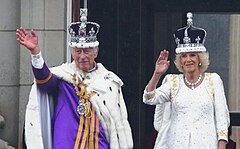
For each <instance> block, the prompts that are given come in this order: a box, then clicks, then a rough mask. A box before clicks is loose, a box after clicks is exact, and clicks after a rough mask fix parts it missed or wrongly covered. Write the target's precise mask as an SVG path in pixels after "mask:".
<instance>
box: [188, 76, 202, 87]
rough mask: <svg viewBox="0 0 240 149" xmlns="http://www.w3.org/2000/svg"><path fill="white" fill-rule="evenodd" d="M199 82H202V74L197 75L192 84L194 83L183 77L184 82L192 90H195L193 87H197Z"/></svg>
mask: <svg viewBox="0 0 240 149" xmlns="http://www.w3.org/2000/svg"><path fill="white" fill-rule="evenodd" d="M201 80H202V74H200V75H199V77H198V79H197V81H196V82H194V83H191V82H189V81H188V80H187V77H186V76H185V82H186V83H187V84H188V85H189V86H191V89H194V88H195V87H194V86H195V85H197V84H198V83H199V82H200V81H201Z"/></svg>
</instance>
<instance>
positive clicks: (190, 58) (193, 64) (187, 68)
mask: <svg viewBox="0 0 240 149" xmlns="http://www.w3.org/2000/svg"><path fill="white" fill-rule="evenodd" d="M180 62H181V64H182V67H183V70H184V72H185V73H193V72H196V71H199V68H198V65H199V63H200V59H199V56H198V54H197V53H196V52H191V53H182V54H181V56H180Z"/></svg>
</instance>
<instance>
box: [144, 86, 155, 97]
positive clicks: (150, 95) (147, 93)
mask: <svg viewBox="0 0 240 149" xmlns="http://www.w3.org/2000/svg"><path fill="white" fill-rule="evenodd" d="M155 91H156V90H153V91H151V92H147V87H146V88H145V90H144V97H145V98H146V99H147V100H149V99H152V98H153V97H154V96H155Z"/></svg>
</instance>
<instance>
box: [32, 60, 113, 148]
mask: <svg viewBox="0 0 240 149" xmlns="http://www.w3.org/2000/svg"><path fill="white" fill-rule="evenodd" d="M33 73H34V76H35V78H36V80H46V79H47V78H48V77H49V76H50V74H51V72H50V70H49V69H48V67H47V66H46V64H45V63H44V66H43V68H42V69H36V68H34V67H33ZM38 87H39V88H40V89H41V90H44V91H46V92H47V93H49V94H51V95H52V96H53V97H54V99H56V100H55V101H54V103H55V104H54V105H55V109H54V116H53V118H52V124H53V126H52V127H53V129H52V134H53V135H52V136H53V149H63V148H64V149H73V148H74V144H75V140H76V137H77V133H78V129H79V119H80V115H79V113H78V112H77V106H78V101H79V96H78V95H77V94H76V91H75V89H74V87H73V85H72V84H71V83H68V82H66V81H64V80H62V79H59V78H57V76H55V75H54V74H53V75H52V76H51V78H50V79H49V80H47V81H46V82H44V83H42V84H38ZM90 107H91V108H92V105H90ZM96 119H97V114H96V112H95V113H94V114H93V115H92V116H91V120H90V121H93V122H94V131H93V132H90V134H91V135H92V134H93V136H94V137H93V141H94V143H93V144H94V146H93V147H94V149H97V148H98V149H109V143H108V141H107V139H106V136H105V132H104V129H103V127H102V125H101V122H100V121H99V123H97V122H96ZM85 127H86V118H85V117H84V122H83V126H82V129H81V130H80V131H81V136H80V142H79V146H78V148H80V147H81V145H82V146H84V148H89V147H88V145H89V141H88V140H89V137H90V134H88V135H87V137H86V138H85V139H86V141H85V143H84V141H83V140H84V139H83V138H84V137H83V136H84V133H85V131H84V129H85ZM98 132H99V133H98ZM96 141H97V142H96ZM83 143H84V144H83Z"/></svg>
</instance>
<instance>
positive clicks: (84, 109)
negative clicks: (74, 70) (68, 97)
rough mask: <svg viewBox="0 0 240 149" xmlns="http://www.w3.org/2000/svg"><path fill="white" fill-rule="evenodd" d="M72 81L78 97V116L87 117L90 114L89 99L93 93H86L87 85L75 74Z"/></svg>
mask: <svg viewBox="0 0 240 149" xmlns="http://www.w3.org/2000/svg"><path fill="white" fill-rule="evenodd" d="M72 80H73V86H74V89H75V91H76V94H77V95H78V96H79V101H78V106H77V111H78V113H79V114H80V115H83V116H85V117H87V116H89V114H90V113H91V112H90V111H91V110H90V102H89V98H90V97H91V96H93V95H94V94H95V92H93V91H92V92H90V93H87V85H86V84H84V83H83V82H82V81H81V79H80V78H79V77H77V75H76V74H74V75H73V78H72Z"/></svg>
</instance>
